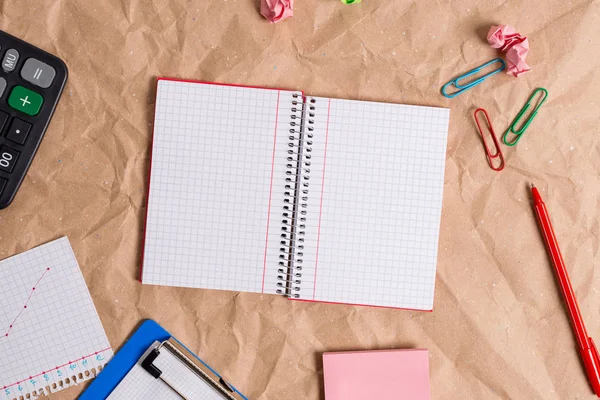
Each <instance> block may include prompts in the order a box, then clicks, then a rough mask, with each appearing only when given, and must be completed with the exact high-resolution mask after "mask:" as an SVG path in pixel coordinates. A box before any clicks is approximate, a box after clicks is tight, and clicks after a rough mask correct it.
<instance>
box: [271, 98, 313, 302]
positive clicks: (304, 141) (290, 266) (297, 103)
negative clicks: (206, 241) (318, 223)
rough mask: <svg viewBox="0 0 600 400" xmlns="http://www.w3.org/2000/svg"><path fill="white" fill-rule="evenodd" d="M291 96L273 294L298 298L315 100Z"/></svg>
mask: <svg viewBox="0 0 600 400" xmlns="http://www.w3.org/2000/svg"><path fill="white" fill-rule="evenodd" d="M292 97H293V98H294V100H293V101H292V108H291V112H292V115H291V120H292V121H291V122H290V136H289V137H288V139H289V143H288V147H289V149H288V156H287V160H286V161H287V165H286V169H287V171H286V175H287V176H286V179H285V192H284V200H283V202H284V204H283V214H282V217H283V220H282V221H281V222H282V227H281V242H280V244H281V246H282V247H281V248H280V251H281V254H280V255H279V269H278V273H279V275H278V276H277V279H278V282H277V287H278V288H277V293H278V294H283V295H285V296H287V297H293V298H299V297H300V293H299V292H300V286H299V285H300V284H301V283H302V262H303V256H304V235H305V229H306V213H307V211H306V208H307V207H308V193H309V185H310V166H311V156H312V154H311V152H312V144H313V141H312V139H313V132H314V123H315V121H314V117H315V106H314V104H315V99H310V101H309V102H308V104H307V103H306V102H304V101H303V99H302V96H301V95H298V94H294V95H293V96H292ZM307 108H308V110H307ZM303 121H305V122H303ZM305 125H306V126H305Z"/></svg>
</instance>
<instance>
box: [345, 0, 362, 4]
mask: <svg viewBox="0 0 600 400" xmlns="http://www.w3.org/2000/svg"><path fill="white" fill-rule="evenodd" d="M341 1H342V3H344V4H357V3H360V2H361V1H362V0H341Z"/></svg>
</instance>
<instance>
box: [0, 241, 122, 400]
mask: <svg viewBox="0 0 600 400" xmlns="http://www.w3.org/2000/svg"><path fill="white" fill-rule="evenodd" d="M0 282H2V290H0V400H8V399H14V398H19V397H20V396H24V397H25V398H28V397H26V395H27V394H30V395H31V396H32V397H36V395H39V394H42V393H44V394H47V393H49V392H54V391H57V390H60V389H63V388H65V387H68V386H70V385H72V384H74V383H80V382H82V381H84V380H87V379H90V378H92V377H93V376H94V371H96V372H97V371H98V369H99V368H101V367H102V366H104V364H106V362H108V360H109V359H110V358H111V357H112V350H111V348H110V345H109V343H108V339H107V338H106V334H105V333H104V329H103V328H102V324H101V323H100V318H99V317H98V314H97V312H96V308H95V307H94V303H93V302H92V299H91V297H90V294H89V292H88V289H87V286H86V284H85V281H84V279H83V276H82V274H81V271H80V269H79V265H78V264H77V260H76V259H75V255H74V254H73V250H72V249H71V245H70V244H69V240H68V239H67V238H66V237H63V238H61V239H58V240H55V241H53V242H50V243H48V244H45V245H42V246H39V247H36V248H35V249H33V250H29V251H26V252H24V253H21V254H19V255H16V256H13V257H10V258H7V259H5V260H2V261H0ZM92 369H94V371H92ZM73 377H75V379H73ZM67 378H68V382H67Z"/></svg>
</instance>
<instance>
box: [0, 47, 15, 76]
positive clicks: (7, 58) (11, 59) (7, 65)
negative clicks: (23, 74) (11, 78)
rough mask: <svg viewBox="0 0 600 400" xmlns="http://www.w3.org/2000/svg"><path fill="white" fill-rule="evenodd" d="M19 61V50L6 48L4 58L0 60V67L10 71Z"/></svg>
mask: <svg viewBox="0 0 600 400" xmlns="http://www.w3.org/2000/svg"><path fill="white" fill-rule="evenodd" d="M17 61H19V52H18V51H17V50H15V49H8V50H6V54H5V55H4V59H3V60H2V69H3V70H5V71H6V72H12V71H13V70H14V69H15V67H16V66H17Z"/></svg>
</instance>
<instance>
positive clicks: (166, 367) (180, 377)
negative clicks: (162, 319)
mask: <svg viewBox="0 0 600 400" xmlns="http://www.w3.org/2000/svg"><path fill="white" fill-rule="evenodd" d="M156 345H158V343H155V345H154V346H152V348H154V347H156ZM147 354H148V352H146V353H145V354H144V355H143V356H142V357H141V358H140V360H139V361H138V362H137V363H136V364H135V365H134V366H133V368H132V369H131V370H130V371H129V372H128V373H127V375H126V376H125V378H123V380H122V381H121V382H120V383H119V385H118V386H117V387H116V388H115V390H113V392H112V393H111V394H110V396H109V397H108V400H145V399H161V400H180V399H181V396H179V395H178V394H177V393H176V392H175V391H174V390H173V389H171V388H170V387H169V386H168V385H167V384H166V383H164V382H163V381H162V380H161V379H155V378H154V377H153V376H152V375H150V373H149V372H148V371H146V370H145V369H144V368H143V367H142V366H141V365H140V364H141V361H142V360H143V359H144V358H145V356H146V355H147ZM153 364H154V365H155V366H156V367H157V368H158V369H160V370H161V371H162V375H161V377H162V378H163V379H164V380H166V381H167V382H169V384H171V385H172V386H173V387H174V388H175V389H177V391H179V392H180V393H181V394H183V395H184V396H186V398H187V399H199V400H200V399H201V400H223V399H224V397H223V396H222V395H221V394H219V393H218V392H217V391H216V390H214V389H213V388H212V387H211V386H210V385H209V384H208V383H207V382H206V381H204V380H202V379H201V378H200V377H199V376H198V375H196V374H195V373H194V372H193V371H192V370H190V369H189V368H188V367H186V366H185V364H183V363H182V362H181V361H180V360H179V359H178V358H177V357H176V356H174V355H173V354H172V353H171V352H170V351H168V350H166V349H165V348H164V347H163V349H162V350H161V351H160V354H159V356H158V357H157V358H156V359H155V360H154V362H153Z"/></svg>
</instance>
